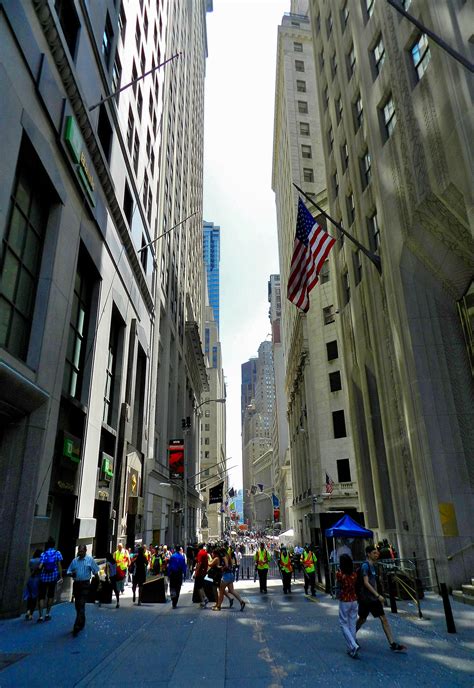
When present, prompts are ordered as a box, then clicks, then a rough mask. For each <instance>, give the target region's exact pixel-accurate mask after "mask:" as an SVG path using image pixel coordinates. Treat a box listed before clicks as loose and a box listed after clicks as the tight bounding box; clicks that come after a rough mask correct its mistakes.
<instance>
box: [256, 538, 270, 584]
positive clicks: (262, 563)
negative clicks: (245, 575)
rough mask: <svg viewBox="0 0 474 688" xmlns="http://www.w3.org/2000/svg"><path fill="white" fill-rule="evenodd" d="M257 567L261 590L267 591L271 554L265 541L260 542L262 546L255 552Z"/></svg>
mask: <svg viewBox="0 0 474 688" xmlns="http://www.w3.org/2000/svg"><path fill="white" fill-rule="evenodd" d="M254 559H255V568H256V569H257V573H258V580H259V583H260V592H265V593H266V592H267V576H268V569H269V568H270V555H269V554H268V551H267V550H266V548H265V543H264V542H261V543H260V548H259V549H258V550H257V551H256V552H255V556H254Z"/></svg>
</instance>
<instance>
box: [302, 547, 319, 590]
mask: <svg viewBox="0 0 474 688" xmlns="http://www.w3.org/2000/svg"><path fill="white" fill-rule="evenodd" d="M317 562H318V558H317V556H316V555H315V554H314V552H313V546H312V545H306V547H305V548H304V550H303V554H302V555H301V563H302V565H303V573H304V592H305V595H307V594H308V588H311V595H312V596H313V597H316V564H317Z"/></svg>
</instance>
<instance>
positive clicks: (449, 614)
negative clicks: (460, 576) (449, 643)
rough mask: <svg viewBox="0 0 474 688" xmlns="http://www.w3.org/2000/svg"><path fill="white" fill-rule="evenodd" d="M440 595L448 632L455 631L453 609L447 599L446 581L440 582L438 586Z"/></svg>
mask: <svg viewBox="0 0 474 688" xmlns="http://www.w3.org/2000/svg"><path fill="white" fill-rule="evenodd" d="M439 589H440V593H441V597H442V598H443V607H444V615H445V617H446V628H447V629H448V633H456V626H455V625H454V619H453V610H452V609H451V603H450V601H449V595H448V588H447V587H446V583H440V586H439Z"/></svg>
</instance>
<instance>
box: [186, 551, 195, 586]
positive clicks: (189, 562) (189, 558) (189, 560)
mask: <svg viewBox="0 0 474 688" xmlns="http://www.w3.org/2000/svg"><path fill="white" fill-rule="evenodd" d="M194 556H195V551H194V547H193V545H191V544H189V545H188V546H187V547H186V566H187V572H186V578H187V577H188V575H189V577H190V578H191V575H192V572H193V569H194Z"/></svg>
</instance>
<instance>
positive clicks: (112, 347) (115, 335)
mask: <svg viewBox="0 0 474 688" xmlns="http://www.w3.org/2000/svg"><path fill="white" fill-rule="evenodd" d="M119 331H120V328H119V325H118V320H117V319H116V318H114V317H112V322H111V325H110V334H109V351H108V354H107V363H106V366H105V390H104V408H103V411H102V421H103V422H104V423H107V425H110V427H112V428H115V427H116V426H117V423H116V417H115V414H114V397H115V387H116V385H115V380H116V371H117V352H118V342H119Z"/></svg>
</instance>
